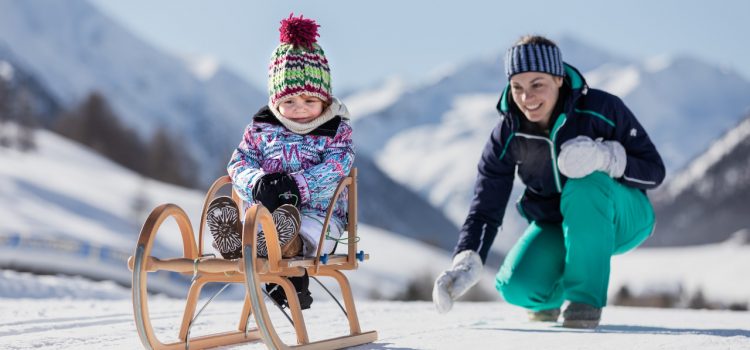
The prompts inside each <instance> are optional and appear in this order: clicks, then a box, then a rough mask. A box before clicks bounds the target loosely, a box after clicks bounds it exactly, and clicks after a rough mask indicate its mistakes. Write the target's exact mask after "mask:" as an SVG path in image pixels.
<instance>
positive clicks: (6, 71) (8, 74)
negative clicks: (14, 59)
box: [0, 60, 13, 81]
mask: <svg viewBox="0 0 750 350" xmlns="http://www.w3.org/2000/svg"><path fill="white" fill-rule="evenodd" d="M0 79H2V80H5V81H11V80H13V65H11V64H10V63H8V61H3V60H0Z"/></svg>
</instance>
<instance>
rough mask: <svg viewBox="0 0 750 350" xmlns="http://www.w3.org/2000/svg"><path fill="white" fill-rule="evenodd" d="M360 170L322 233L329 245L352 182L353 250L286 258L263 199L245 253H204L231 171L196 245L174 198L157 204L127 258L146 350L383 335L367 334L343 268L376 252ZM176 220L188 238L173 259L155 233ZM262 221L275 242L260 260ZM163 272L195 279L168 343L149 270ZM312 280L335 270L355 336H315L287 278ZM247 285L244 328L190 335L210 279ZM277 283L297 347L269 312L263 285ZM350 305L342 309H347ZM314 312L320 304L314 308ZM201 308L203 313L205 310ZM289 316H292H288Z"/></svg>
mask: <svg viewBox="0 0 750 350" xmlns="http://www.w3.org/2000/svg"><path fill="white" fill-rule="evenodd" d="M356 176H357V172H356V169H352V172H351V174H350V175H349V176H348V177H346V178H344V179H343V180H342V181H341V182H340V183H339V185H338V188H337V189H336V192H335V193H334V197H333V198H332V201H331V206H330V207H329V208H328V211H327V214H326V218H325V221H324V224H323V232H322V233H321V237H320V243H321V244H320V245H319V247H322V246H323V244H322V243H323V240H324V239H325V232H326V228H327V227H328V224H329V221H330V219H331V215H332V213H333V206H334V204H335V203H336V199H337V198H338V197H339V195H340V194H341V192H342V191H343V190H344V189H345V188H346V187H348V188H349V201H348V202H349V203H348V212H349V222H348V223H347V233H348V242H349V245H348V251H347V253H346V254H334V255H331V256H328V255H323V256H321V248H318V253H317V256H316V257H315V258H314V259H303V258H301V257H296V258H291V259H283V258H282V257H281V248H280V247H279V243H278V234H277V233H276V228H275V227H274V224H273V219H272V217H271V214H270V213H269V211H268V209H266V208H265V207H263V206H262V205H258V204H256V205H253V206H252V207H250V208H249V209H248V210H247V211H246V212H245V224H244V226H243V229H242V252H243V257H242V258H240V259H235V260H225V259H222V258H214V257H205V256H203V252H202V247H203V236H204V227H205V226H206V214H207V213H206V211H207V209H208V205H209V203H210V202H211V200H212V199H213V198H214V197H215V196H216V193H217V192H218V191H219V189H220V188H222V187H223V186H225V185H230V184H231V180H230V178H229V176H224V177H221V178H219V179H218V180H216V181H215V182H214V183H213V185H212V186H211V188H210V189H209V190H208V193H207V194H206V200H205V202H204V204H203V211H202V215H201V224H200V228H199V233H198V244H197V245H196V242H195V237H194V235H193V229H192V226H191V225H190V220H189V219H188V216H187V215H186V214H185V212H184V211H183V210H182V209H181V208H179V207H178V206H176V205H174V204H163V205H160V206H158V207H156V208H155V209H154V210H153V211H152V212H151V214H150V215H149V217H148V218H147V219H146V222H145V223H144V225H143V228H142V229H141V233H140V236H139V237H138V244H137V246H136V249H135V255H134V256H131V257H130V259H128V266H129V268H130V269H131V270H132V271H133V286H132V291H133V312H134V316H135V324H136V328H137V331H138V335H139V336H140V339H141V342H142V343H143V346H144V347H145V348H147V349H187V348H189V349H204V348H210V347H216V346H224V345H230V344H237V343H243V342H250V341H262V342H264V343H265V345H266V347H267V348H268V349H292V348H294V349H338V348H343V347H349V346H356V345H361V344H366V343H370V342H373V341H375V340H376V339H377V332H376V331H369V332H362V330H361V329H360V325H359V319H358V318H357V310H356V308H355V306H354V298H353V297H352V291H351V286H350V285H349V281H348V280H347V278H346V276H344V274H343V273H342V272H341V271H342V270H355V269H356V268H357V264H358V261H357V260H358V259H359V260H360V261H362V260H364V259H367V258H369V256H368V255H366V254H364V253H363V252H359V253H358V252H357V243H356V242H357V238H356V237H357V224H356V223H357V205H356V203H357V180H356ZM232 197H233V198H234V199H235V201H236V202H237V203H241V201H240V200H239V197H238V196H237V193H236V192H234V191H232ZM170 217H172V218H174V219H175V220H176V222H177V225H178V226H179V230H180V233H181V235H182V242H183V257H181V258H173V259H159V258H156V257H153V256H151V248H152V246H153V244H154V238H155V236H156V233H157V231H158V230H159V227H160V226H161V224H162V223H163V222H164V221H165V220H166V219H168V218H170ZM258 223H259V224H260V226H261V227H262V229H263V232H265V235H266V241H267V246H268V258H260V257H258V256H257V254H256V250H255V249H254V247H255V246H256V237H257V231H258ZM160 270H166V271H173V272H179V273H183V274H188V275H192V276H193V282H192V284H191V286H190V289H189V291H188V295H187V300H186V305H185V312H184V314H183V318H182V325H181V327H180V332H179V336H178V339H179V341H178V342H175V343H170V344H164V343H162V342H161V341H159V339H158V338H157V336H156V334H155V333H154V330H153V327H152V325H151V319H150V316H149V310H148V292H147V286H148V273H149V272H156V271H160ZM305 270H307V273H308V274H309V275H310V277H311V278H313V277H315V276H328V277H331V278H333V279H334V280H336V282H338V284H339V286H340V290H341V294H342V297H343V300H344V306H345V311H344V313H345V315H346V317H347V319H348V321H349V334H346V335H342V336H340V337H335V338H330V339H324V340H319V341H314V342H311V341H310V339H309V337H308V333H307V327H306V326H305V320H304V317H303V315H302V310H301V308H300V304H299V299H298V298H297V293H296V291H295V289H294V286H293V285H292V283H291V282H290V281H289V280H288V279H287V277H291V276H301V275H303V274H304V271H305ZM210 282H222V283H243V284H244V285H245V289H246V293H245V300H244V305H243V307H242V311H241V314H240V318H239V326H238V328H237V330H233V331H227V332H223V333H217V334H211V335H204V336H197V337H190V327H191V324H192V322H193V321H194V318H195V311H196V304H197V302H198V297H199V296H200V292H201V289H202V288H203V286H204V285H205V284H206V283H210ZM269 282H270V283H276V284H278V285H279V286H280V287H281V288H283V290H284V293H285V294H286V297H287V301H288V303H289V310H290V312H291V319H292V323H293V325H294V330H295V333H296V337H297V344H296V345H287V344H285V343H284V342H283V341H282V340H281V339H280V338H279V335H278V334H277V333H276V330H275V328H274V325H273V323H272V322H271V319H270V317H269V313H268V309H267V308H266V303H265V302H264V293H263V292H262V287H263V284H264V283H269ZM343 309H344V308H343V307H342V310H343ZM313 310H314V309H313ZM199 313H200V311H199ZM251 314H252V315H253V317H254V319H255V327H250V326H249V325H248V323H249V319H250V315H251ZM287 317H288V316H287Z"/></svg>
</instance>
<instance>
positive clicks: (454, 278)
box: [432, 250, 482, 314]
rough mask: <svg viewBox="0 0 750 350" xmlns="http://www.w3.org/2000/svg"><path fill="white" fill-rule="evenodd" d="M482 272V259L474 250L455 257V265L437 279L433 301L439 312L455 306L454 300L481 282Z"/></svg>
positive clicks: (444, 311) (433, 291) (433, 290)
mask: <svg viewBox="0 0 750 350" xmlns="http://www.w3.org/2000/svg"><path fill="white" fill-rule="evenodd" d="M481 274H482V259H481V258H480V257H479V254H477V252H475V251H473V250H464V251H462V252H460V253H458V254H457V255H456V256H455V257H454V258H453V266H451V268H450V269H448V270H446V271H444V272H443V273H442V274H440V276H438V278H437V279H436V280H435V286H434V287H433V289H432V302H433V303H434V304H435V307H436V308H437V310H438V312H439V313H441V314H442V313H446V312H448V311H450V309H451V308H452V307H453V301H454V300H456V299H458V297H460V296H461V295H463V294H464V293H466V291H467V290H469V288H471V287H472V286H473V285H475V284H476V283H477V282H479V279H480V278H481Z"/></svg>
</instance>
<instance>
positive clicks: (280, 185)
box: [252, 173, 300, 212]
mask: <svg viewBox="0 0 750 350" xmlns="http://www.w3.org/2000/svg"><path fill="white" fill-rule="evenodd" d="M252 194H253V199H255V200H256V201H258V202H260V203H261V204H263V206H264V207H266V208H267V209H268V210H269V211H270V212H273V211H274V210H276V208H278V207H280V206H282V205H284V204H291V205H294V206H296V207H299V204H300V193H299V188H298V187H297V182H295V181H294V179H293V178H292V177H291V176H290V175H288V174H285V173H272V174H266V175H263V176H262V177H261V178H260V179H258V181H257V182H256V183H255V186H253V193H252Z"/></svg>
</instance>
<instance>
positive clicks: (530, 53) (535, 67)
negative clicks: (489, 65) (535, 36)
mask: <svg viewBox="0 0 750 350" xmlns="http://www.w3.org/2000/svg"><path fill="white" fill-rule="evenodd" d="M524 72H541V73H547V74H551V75H555V76H558V77H562V76H565V71H564V70H563V60H562V54H561V53H560V49H559V48H557V46H551V45H544V44H523V45H516V46H513V47H511V48H510V49H508V52H507V53H506V54H505V75H506V76H507V77H508V79H510V77H512V76H514V75H516V74H518V73H524Z"/></svg>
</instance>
